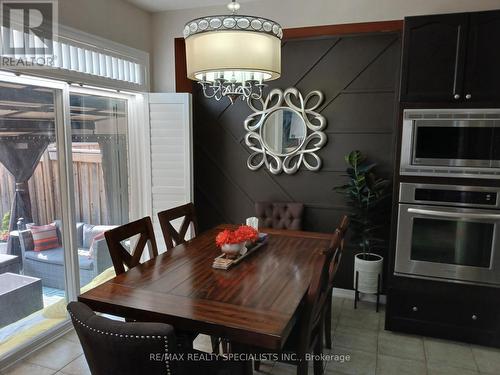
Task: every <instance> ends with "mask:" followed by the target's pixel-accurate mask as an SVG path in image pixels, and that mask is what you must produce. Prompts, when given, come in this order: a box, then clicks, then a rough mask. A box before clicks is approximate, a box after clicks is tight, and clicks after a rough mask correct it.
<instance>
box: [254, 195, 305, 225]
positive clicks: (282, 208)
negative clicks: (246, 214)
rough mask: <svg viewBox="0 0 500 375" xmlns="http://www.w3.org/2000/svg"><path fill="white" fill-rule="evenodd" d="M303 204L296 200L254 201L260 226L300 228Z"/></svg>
mask: <svg viewBox="0 0 500 375" xmlns="http://www.w3.org/2000/svg"><path fill="white" fill-rule="evenodd" d="M303 214H304V205H303V204H302V203H297V202H288V203H287V202H256V203H255V216H257V217H258V218H259V226H260V227H262V228H274V229H291V230H302V216H303Z"/></svg>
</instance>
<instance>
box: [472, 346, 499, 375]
mask: <svg viewBox="0 0 500 375" xmlns="http://www.w3.org/2000/svg"><path fill="white" fill-rule="evenodd" d="M472 354H473V355H474V359H475V360H476V365H477V367H478V368H479V372H481V374H500V349H494V348H486V347H482V346H473V347H472Z"/></svg>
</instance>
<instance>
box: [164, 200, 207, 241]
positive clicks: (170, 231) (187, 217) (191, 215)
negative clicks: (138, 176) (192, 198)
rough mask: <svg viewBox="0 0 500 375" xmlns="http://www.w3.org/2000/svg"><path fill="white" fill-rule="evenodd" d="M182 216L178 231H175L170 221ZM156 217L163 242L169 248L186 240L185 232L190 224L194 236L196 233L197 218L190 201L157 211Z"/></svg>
mask: <svg viewBox="0 0 500 375" xmlns="http://www.w3.org/2000/svg"><path fill="white" fill-rule="evenodd" d="M182 217H183V218H184V220H183V221H182V224H181V227H180V229H179V231H177V230H176V229H175V228H174V227H173V225H172V221H174V220H176V219H179V218H182ZM158 219H159V220H160V226H161V231H162V232H163V238H164V239H165V244H166V245H167V249H169V250H170V249H172V248H174V247H175V246H177V245H180V244H183V243H185V242H186V234H187V231H188V229H189V226H190V225H192V226H193V231H194V233H193V234H194V235H195V236H197V235H198V219H197V217H196V210H195V207H194V204H192V203H188V204H185V205H183V206H179V207H175V208H172V209H170V210H165V211H162V212H159V213H158Z"/></svg>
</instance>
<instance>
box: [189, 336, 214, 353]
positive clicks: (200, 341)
mask: <svg viewBox="0 0 500 375" xmlns="http://www.w3.org/2000/svg"><path fill="white" fill-rule="evenodd" d="M193 347H194V348H195V349H196V350H200V351H202V352H207V353H212V341H211V339H210V336H208V335H198V336H197V337H196V339H195V340H194V341H193Z"/></svg>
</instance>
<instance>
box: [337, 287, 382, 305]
mask: <svg viewBox="0 0 500 375" xmlns="http://www.w3.org/2000/svg"><path fill="white" fill-rule="evenodd" d="M333 295H334V296H335V297H339V298H348V299H352V300H354V290H352V289H342V288H333ZM359 299H360V301H366V302H373V303H375V302H377V296H376V295H375V294H364V293H359ZM386 302H387V298H386V296H385V294H381V295H380V304H382V305H385V304H386Z"/></svg>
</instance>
